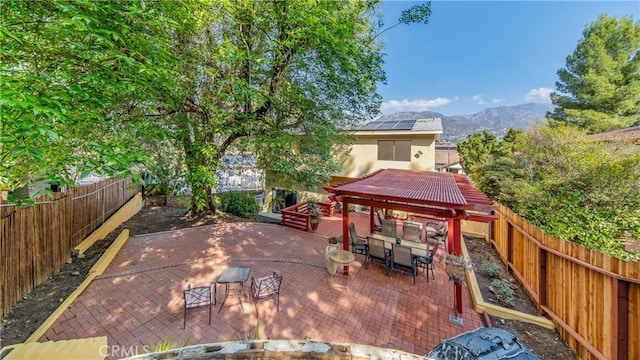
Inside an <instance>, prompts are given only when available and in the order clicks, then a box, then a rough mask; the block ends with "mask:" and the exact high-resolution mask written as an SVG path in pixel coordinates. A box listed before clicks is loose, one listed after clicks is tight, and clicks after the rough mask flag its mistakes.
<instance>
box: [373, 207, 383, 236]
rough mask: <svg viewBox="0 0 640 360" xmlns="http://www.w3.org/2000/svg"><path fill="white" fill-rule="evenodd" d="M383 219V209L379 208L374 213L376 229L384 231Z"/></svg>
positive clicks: (374, 228)
mask: <svg viewBox="0 0 640 360" xmlns="http://www.w3.org/2000/svg"><path fill="white" fill-rule="evenodd" d="M382 219H384V215H383V214H382V210H380V209H378V210H377V211H376V213H375V214H373V230H374V231H382Z"/></svg>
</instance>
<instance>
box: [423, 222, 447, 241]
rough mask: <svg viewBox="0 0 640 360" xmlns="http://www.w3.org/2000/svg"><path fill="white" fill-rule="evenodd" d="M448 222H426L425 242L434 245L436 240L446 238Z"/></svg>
mask: <svg viewBox="0 0 640 360" xmlns="http://www.w3.org/2000/svg"><path fill="white" fill-rule="evenodd" d="M448 233H449V224H448V223H447V222H446V221H439V222H428V223H427V227H426V229H425V237H426V240H427V244H430V245H434V244H435V243H436V242H442V241H445V240H447V236H448Z"/></svg>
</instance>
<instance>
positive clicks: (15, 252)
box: [0, 178, 141, 316]
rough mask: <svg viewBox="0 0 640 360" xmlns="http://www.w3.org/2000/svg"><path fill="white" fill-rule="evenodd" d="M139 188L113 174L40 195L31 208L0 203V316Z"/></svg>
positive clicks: (58, 266)
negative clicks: (47, 194)
mask: <svg viewBox="0 0 640 360" xmlns="http://www.w3.org/2000/svg"><path fill="white" fill-rule="evenodd" d="M140 189H141V188H140V185H137V184H133V183H132V180H131V179H130V178H127V179H122V178H111V179H107V180H104V181H101V182H99V183H95V184H91V185H86V186H80V187H77V188H72V189H71V190H69V191H68V192H59V193H54V194H53V197H50V196H46V195H44V196H40V197H38V198H37V199H36V204H35V205H34V206H25V207H21V208H16V207H15V206H14V205H12V204H9V203H7V202H0V280H1V283H0V308H1V309H2V316H4V315H5V314H7V313H8V312H9V310H10V309H11V308H12V307H13V306H14V305H15V304H16V303H17V302H18V300H20V299H22V298H23V297H24V296H25V295H27V294H28V293H29V292H30V291H31V290H33V289H34V288H35V287H36V286H38V285H40V284H41V283H42V282H44V281H45V280H46V279H48V278H49V277H51V276H52V275H54V274H55V273H56V272H58V271H59V270H60V268H61V267H62V265H64V263H65V262H66V261H67V259H69V258H70V257H71V252H72V250H73V248H74V247H75V246H77V245H78V244H79V243H80V242H82V240H84V239H85V238H86V237H87V236H88V235H89V234H91V233H92V232H93V231H94V230H95V229H97V228H98V227H99V226H100V225H101V224H102V223H103V222H104V221H105V220H107V219H108V218H109V217H110V216H111V215H112V214H113V213H114V212H116V211H117V210H118V209H119V208H120V207H121V206H122V205H123V204H125V203H126V202H127V201H128V200H129V199H131V198H132V197H133V196H134V195H135V194H136V193H138V192H139V191H140Z"/></svg>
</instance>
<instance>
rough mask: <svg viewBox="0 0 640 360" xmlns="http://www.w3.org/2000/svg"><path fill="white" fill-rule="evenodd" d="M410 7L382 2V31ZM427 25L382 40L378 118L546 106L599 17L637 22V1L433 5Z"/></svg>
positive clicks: (406, 28) (639, 8)
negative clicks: (380, 115)
mask: <svg viewBox="0 0 640 360" xmlns="http://www.w3.org/2000/svg"><path fill="white" fill-rule="evenodd" d="M416 3H417V2H413V1H397V0H396V1H394V0H386V1H385V2H383V4H382V11H383V16H384V17H383V19H384V22H385V27H387V26H391V25H393V24H395V23H397V19H398V18H399V17H400V13H401V11H402V10H403V9H406V8H409V7H410V6H412V5H414V4H416ZM431 10H432V15H431V18H430V20H429V24H427V25H424V24H412V25H399V26H397V27H395V28H393V29H390V30H389V31H387V32H385V33H383V34H382V36H384V42H385V46H386V48H385V53H386V56H385V71H386V73H387V84H386V85H385V84H380V85H379V88H378V91H379V93H380V95H382V97H383V104H382V108H381V111H382V113H383V114H389V113H394V112H398V111H425V110H429V111H436V112H440V113H443V114H445V115H455V114H471V113H475V112H478V111H480V110H482V109H485V108H487V107H495V106H503V105H517V104H522V103H527V102H541V103H543V102H547V103H549V102H550V101H549V97H548V95H549V93H550V92H551V91H553V90H554V89H555V82H556V80H557V74H556V73H557V71H558V69H560V68H562V67H563V66H564V65H565V59H566V57H567V55H569V54H571V53H572V52H573V51H574V49H575V48H576V46H577V44H578V41H579V40H580V39H581V38H582V31H583V30H584V28H585V26H586V25H587V24H589V23H592V22H594V21H596V19H597V18H598V15H600V14H603V13H606V14H608V15H609V16H631V17H633V19H634V21H638V20H639V19H640V1H622V2H621V1H432V2H431Z"/></svg>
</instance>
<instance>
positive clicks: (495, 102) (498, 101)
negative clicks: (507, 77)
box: [491, 98, 504, 104]
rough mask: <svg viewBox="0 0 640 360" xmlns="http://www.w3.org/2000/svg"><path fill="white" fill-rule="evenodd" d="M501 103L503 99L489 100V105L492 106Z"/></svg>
mask: <svg viewBox="0 0 640 360" xmlns="http://www.w3.org/2000/svg"><path fill="white" fill-rule="evenodd" d="M501 102H504V99H497V98H493V99H491V103H492V104H497V103H501Z"/></svg>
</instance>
